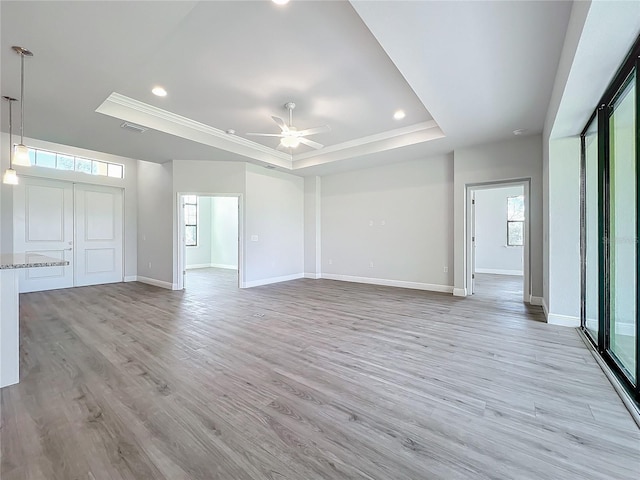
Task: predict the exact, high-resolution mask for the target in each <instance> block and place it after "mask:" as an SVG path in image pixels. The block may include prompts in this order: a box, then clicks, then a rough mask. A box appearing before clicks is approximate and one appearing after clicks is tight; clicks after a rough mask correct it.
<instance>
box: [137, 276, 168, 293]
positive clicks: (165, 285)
mask: <svg viewBox="0 0 640 480" xmlns="http://www.w3.org/2000/svg"><path fill="white" fill-rule="evenodd" d="M137 281H138V282H141V283H146V284H148V285H153V286H156V287H161V288H166V289H168V290H177V289H178V286H177V285H176V284H175V283H170V282H163V281H162V280H156V279H155V278H149V277H141V276H138V277H137Z"/></svg>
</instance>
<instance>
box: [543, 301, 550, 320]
mask: <svg viewBox="0 0 640 480" xmlns="http://www.w3.org/2000/svg"><path fill="white" fill-rule="evenodd" d="M542 310H543V311H544V318H545V319H546V320H547V322H548V321H549V307H547V301H546V300H545V299H544V297H542Z"/></svg>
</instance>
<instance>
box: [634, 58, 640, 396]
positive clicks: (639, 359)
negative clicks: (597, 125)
mask: <svg viewBox="0 0 640 480" xmlns="http://www.w3.org/2000/svg"><path fill="white" fill-rule="evenodd" d="M635 76H636V85H635V87H636V145H635V147H636V389H635V397H636V400H637V401H640V318H638V315H639V312H640V309H639V307H640V242H638V239H640V218H639V217H638V212H640V195H638V188H639V187H638V186H639V185H640V58H639V57H638V56H637V55H636V71H635Z"/></svg>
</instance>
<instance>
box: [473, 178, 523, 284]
mask: <svg viewBox="0 0 640 480" xmlns="http://www.w3.org/2000/svg"><path fill="white" fill-rule="evenodd" d="M523 193H524V188H523V187H521V186H519V187H506V188H495V189H493V188H492V189H486V190H484V189H483V190H478V191H476V192H475V199H476V204H475V206H476V208H475V212H476V230H475V237H476V251H475V254H476V262H475V263H476V265H475V266H476V272H478V273H496V274H505V275H522V273H523V258H522V255H523V250H524V249H523V247H518V246H507V198H508V197H513V196H517V195H522V194H523Z"/></svg>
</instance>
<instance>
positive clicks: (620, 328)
mask: <svg viewBox="0 0 640 480" xmlns="http://www.w3.org/2000/svg"><path fill="white" fill-rule="evenodd" d="M615 329H616V334H617V335H625V336H629V337H633V336H634V334H635V331H636V326H635V325H634V324H633V323H616V327H615Z"/></svg>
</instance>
